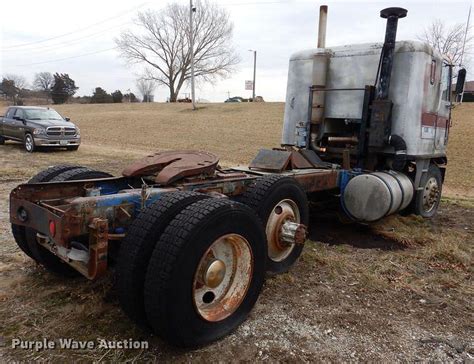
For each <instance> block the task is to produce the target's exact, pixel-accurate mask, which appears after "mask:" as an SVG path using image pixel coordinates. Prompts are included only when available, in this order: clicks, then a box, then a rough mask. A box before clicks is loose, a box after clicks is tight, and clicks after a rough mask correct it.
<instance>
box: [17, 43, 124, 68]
mask: <svg viewBox="0 0 474 364" xmlns="http://www.w3.org/2000/svg"><path fill="white" fill-rule="evenodd" d="M113 49H117V47H112V48H107V49H101V50H99V51H95V52H90V53H84V54H78V55H76V56H71V57H66V58H58V59H50V60H47V61H43V62H35V63H28V64H19V65H16V67H26V66H35V65H38V64H45V63H53V62H60V61H66V60H68V59H73V58H79V57H86V56H91V55H93V54H98V53H103V52H108V51H111V50H113Z"/></svg>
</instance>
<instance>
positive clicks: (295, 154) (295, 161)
mask: <svg viewBox="0 0 474 364" xmlns="http://www.w3.org/2000/svg"><path fill="white" fill-rule="evenodd" d="M313 167H314V166H313V165H312V164H311V163H310V162H309V161H308V160H307V159H306V158H305V157H304V156H303V155H301V153H300V152H299V151H296V150H294V151H292V152H291V168H292V169H305V168H313Z"/></svg>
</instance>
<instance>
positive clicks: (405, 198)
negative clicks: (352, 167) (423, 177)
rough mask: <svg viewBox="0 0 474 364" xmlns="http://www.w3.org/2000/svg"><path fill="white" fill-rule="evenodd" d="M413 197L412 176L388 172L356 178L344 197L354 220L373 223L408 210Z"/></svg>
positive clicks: (347, 208)
mask: <svg viewBox="0 0 474 364" xmlns="http://www.w3.org/2000/svg"><path fill="white" fill-rule="evenodd" d="M413 195H414V187H413V183H412V181H411V179H410V178H408V176H406V175H405V174H403V173H400V172H395V171H387V172H374V173H366V174H361V175H358V176H356V177H354V178H352V179H351V180H350V181H349V182H348V183H347V185H346V188H345V189H344V193H343V195H342V196H341V197H342V202H343V204H344V207H345V209H346V212H347V213H348V214H349V216H350V217H351V218H352V219H354V220H356V221H360V222H373V221H377V220H379V219H381V218H382V217H384V216H387V215H390V214H393V213H395V212H397V211H400V210H403V209H404V208H406V207H407V206H408V205H409V204H410V202H411V200H412V199H413Z"/></svg>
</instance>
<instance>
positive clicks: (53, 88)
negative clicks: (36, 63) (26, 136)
mask: <svg viewBox="0 0 474 364" xmlns="http://www.w3.org/2000/svg"><path fill="white" fill-rule="evenodd" d="M78 88H79V87H77V86H76V83H75V81H74V80H73V79H71V78H70V77H69V75H68V74H67V73H55V74H54V75H53V74H51V73H50V72H40V73H37V74H36V75H35V79H34V80H33V88H32V89H30V88H28V85H27V82H26V79H25V78H24V77H23V76H20V75H14V74H7V75H4V76H3V77H2V82H1V83H0V96H3V98H4V99H6V100H10V101H11V102H13V104H14V105H23V103H24V99H25V98H27V97H28V96H29V97H31V96H32V95H33V96H42V97H44V98H46V102H47V103H49V102H50V100H51V101H52V102H53V103H54V104H64V103H65V102H67V101H68V100H69V99H70V98H71V97H72V96H73V95H74V94H75V93H76V91H77V89H78Z"/></svg>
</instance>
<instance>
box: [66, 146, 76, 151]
mask: <svg viewBox="0 0 474 364" xmlns="http://www.w3.org/2000/svg"><path fill="white" fill-rule="evenodd" d="M78 149H79V146H78V145H75V146H73V147H67V150H70V151H75V150H78Z"/></svg>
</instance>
